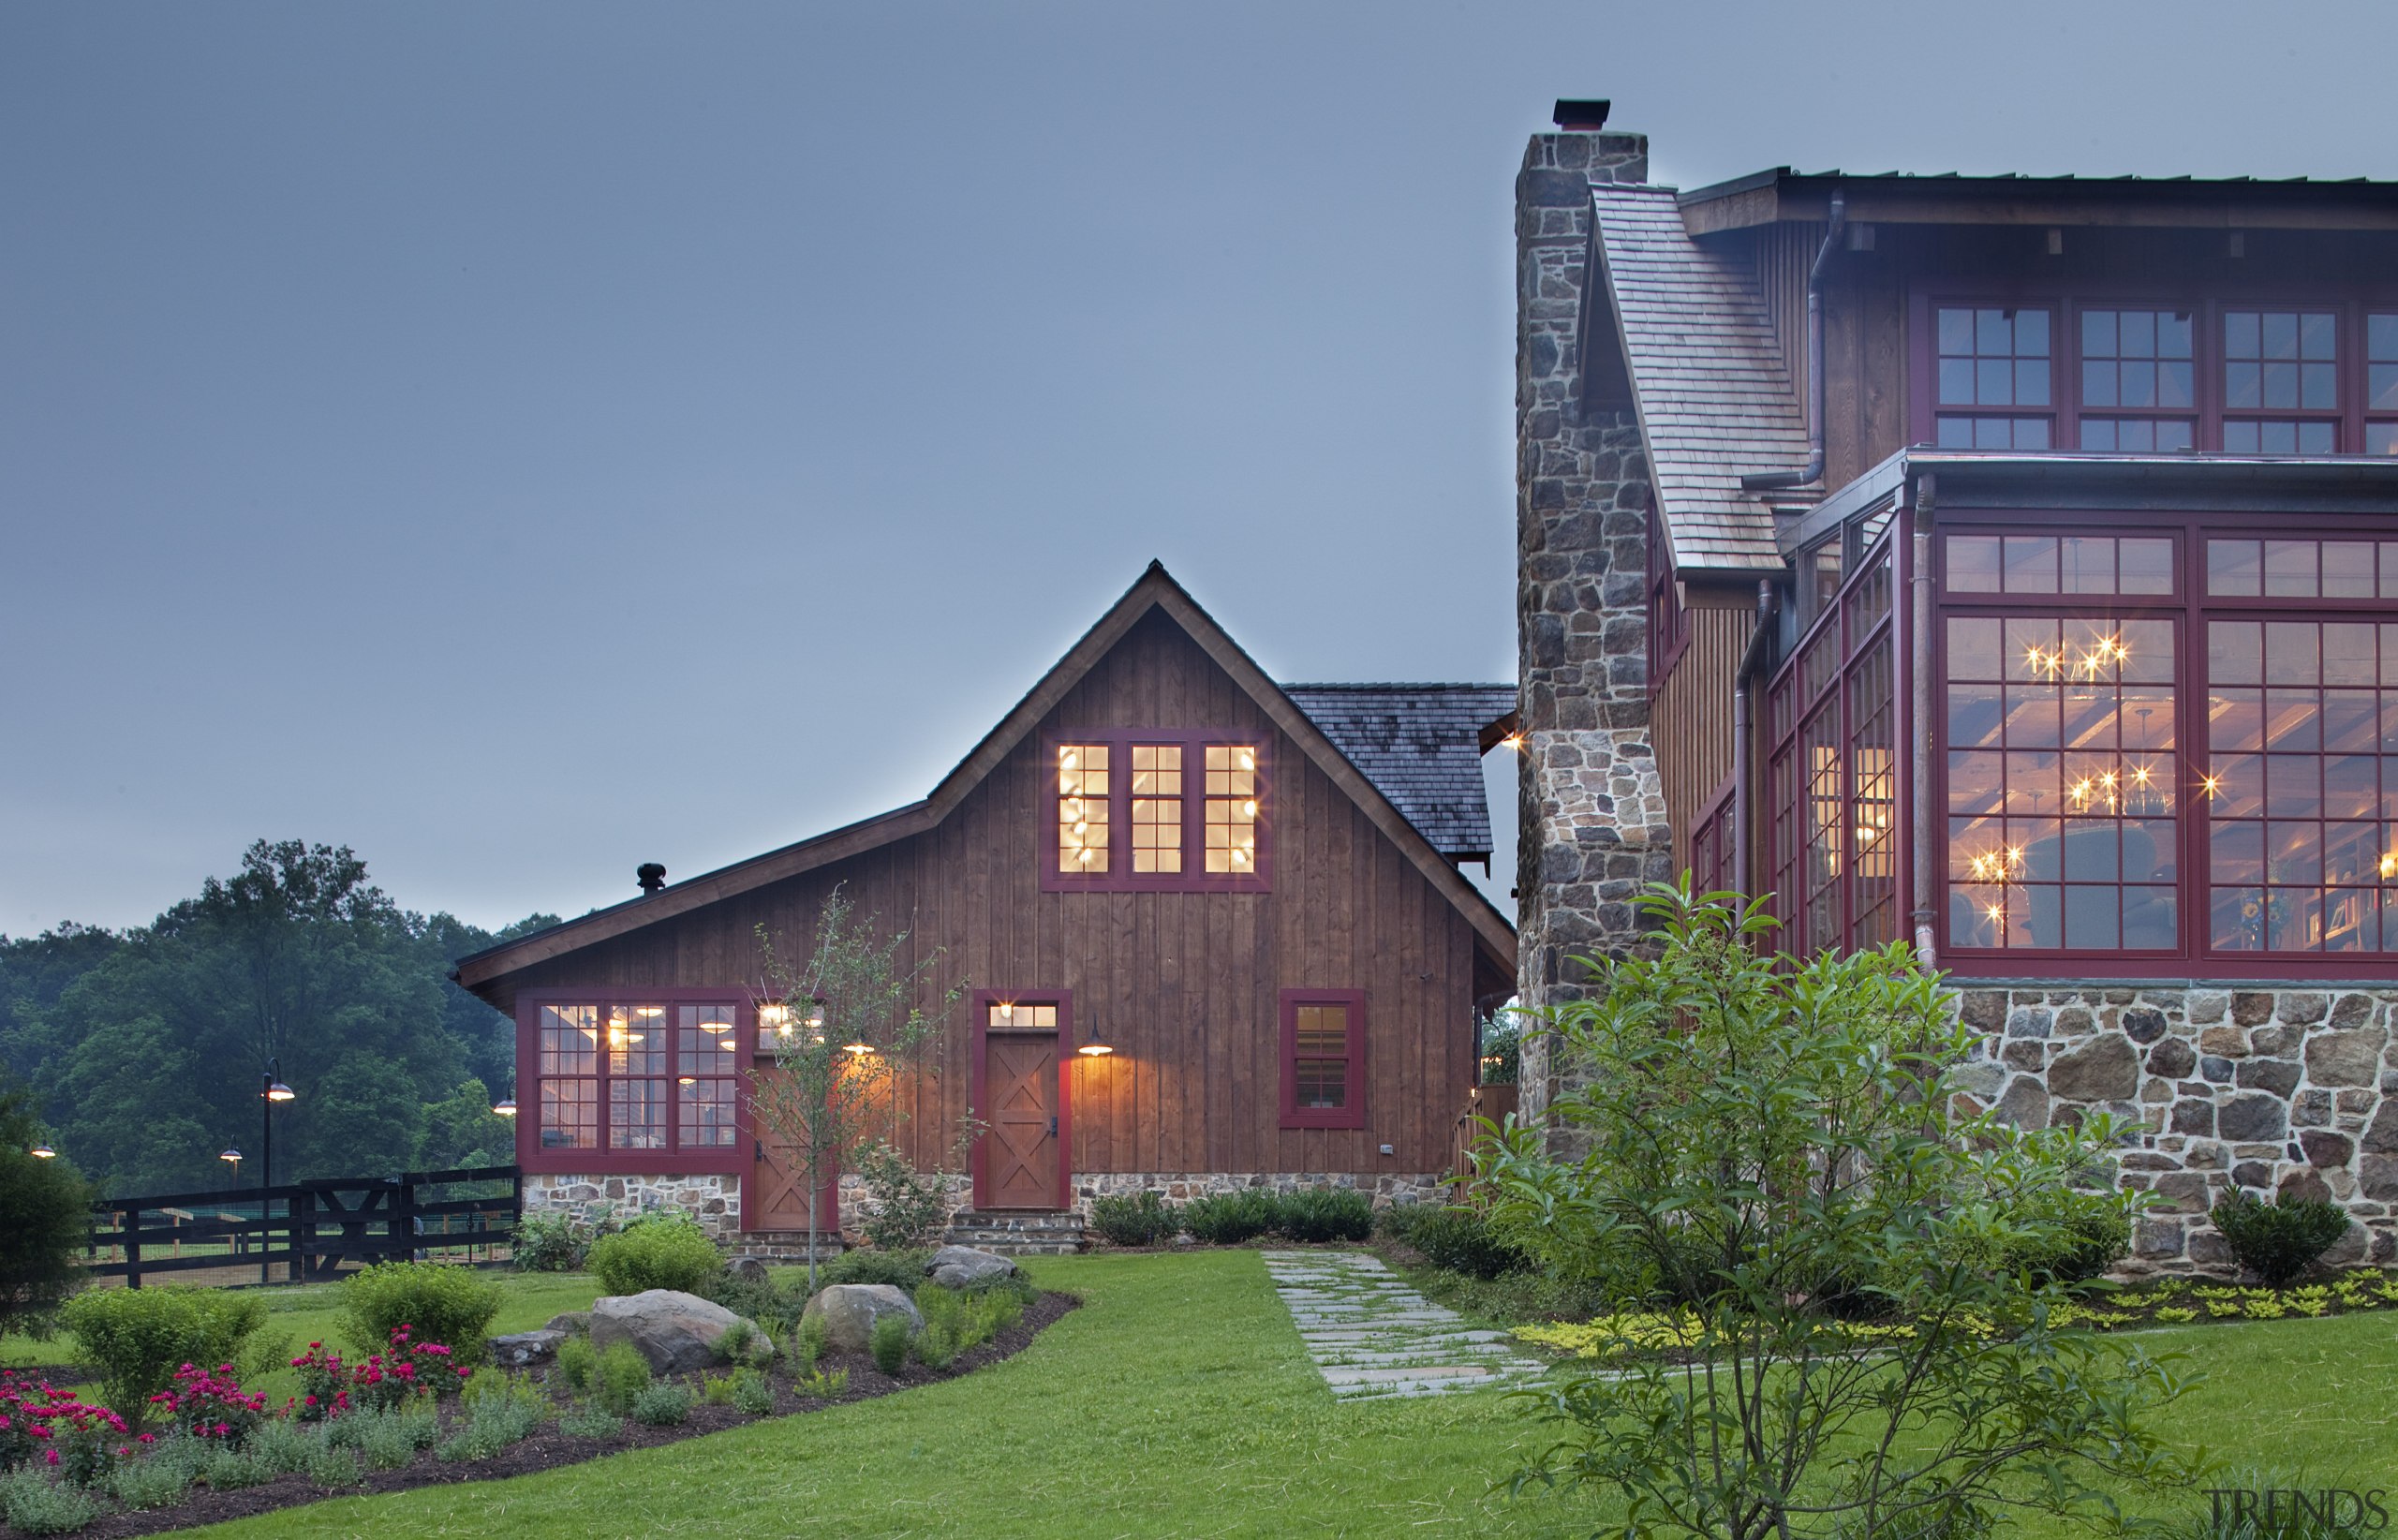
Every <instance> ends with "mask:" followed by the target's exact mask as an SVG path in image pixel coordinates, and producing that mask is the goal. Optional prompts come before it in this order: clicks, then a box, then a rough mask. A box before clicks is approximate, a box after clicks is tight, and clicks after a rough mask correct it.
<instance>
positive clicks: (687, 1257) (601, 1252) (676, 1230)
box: [586, 1214, 724, 1294]
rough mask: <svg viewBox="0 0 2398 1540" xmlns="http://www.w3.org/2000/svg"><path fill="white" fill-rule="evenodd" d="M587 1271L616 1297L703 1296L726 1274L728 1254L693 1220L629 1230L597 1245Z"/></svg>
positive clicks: (681, 1217)
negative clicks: (654, 1292) (649, 1293)
mask: <svg viewBox="0 0 2398 1540" xmlns="http://www.w3.org/2000/svg"><path fill="white" fill-rule="evenodd" d="M586 1266H589V1267H590V1269H591V1270H592V1271H593V1272H595V1273H597V1274H599V1282H600V1286H601V1287H603V1288H605V1289H606V1290H607V1291H608V1292H609V1293H610V1294H640V1293H641V1292H642V1291H644V1289H675V1290H679V1291H680V1292H682V1293H684V1294H698V1293H699V1292H701V1291H702V1290H703V1289H704V1288H706V1287H708V1285H710V1284H711V1283H713V1282H714V1281H716V1280H717V1279H718V1277H719V1276H720V1275H722V1273H723V1272H724V1252H723V1251H721V1250H720V1249H719V1248H718V1246H717V1243H716V1241H715V1240H714V1239H713V1238H712V1237H711V1236H709V1235H708V1233H707V1232H706V1231H705V1230H703V1229H701V1228H700V1224H699V1222H698V1221H697V1220H694V1219H692V1218H690V1217H689V1216H688V1215H687V1214H674V1215H671V1216H659V1217H653V1218H649V1219H644V1220H642V1221H640V1222H636V1223H633V1224H629V1225H628V1226H626V1227H625V1228H624V1229H622V1230H620V1231H618V1232H617V1233H616V1234H614V1235H613V1236H601V1237H600V1238H599V1239H598V1240H596V1241H594V1242H592V1244H591V1255H590V1256H589V1257H588V1258H587V1259H586Z"/></svg>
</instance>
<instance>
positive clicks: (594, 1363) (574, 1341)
mask: <svg viewBox="0 0 2398 1540" xmlns="http://www.w3.org/2000/svg"><path fill="white" fill-rule="evenodd" d="M598 1372H599V1350H598V1349H597V1348H594V1347H593V1346H592V1345H591V1339H590V1338H588V1337H570V1338H568V1339H567V1340H565V1341H563V1342H560V1343H559V1344H558V1378H559V1379H560V1380H563V1381H564V1382H566V1387H567V1388H568V1389H569V1390H571V1391H573V1392H574V1393H575V1394H576V1395H578V1396H581V1395H586V1394H588V1393H589V1392H590V1389H591V1386H592V1385H593V1383H594V1380H595V1378H596V1376H597V1374H598Z"/></svg>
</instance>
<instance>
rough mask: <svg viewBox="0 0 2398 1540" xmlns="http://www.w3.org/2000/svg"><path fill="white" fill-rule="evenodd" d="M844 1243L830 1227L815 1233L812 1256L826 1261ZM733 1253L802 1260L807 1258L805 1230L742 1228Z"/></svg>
mask: <svg viewBox="0 0 2398 1540" xmlns="http://www.w3.org/2000/svg"><path fill="white" fill-rule="evenodd" d="M846 1250H848V1248H847V1247H845V1246H843V1245H842V1244H841V1237H840V1236H837V1235H836V1234H835V1233H833V1232H832V1231H830V1230H820V1231H818V1232H817V1234H816V1260H817V1261H819V1262H829V1261H831V1260H832V1259H833V1258H835V1257H836V1256H839V1255H840V1254H841V1253H842V1252H843V1251H846ZM733 1255H734V1256H736V1257H743V1256H754V1257H758V1258H760V1259H762V1260H763V1261H767V1262H805V1261H807V1231H805V1230H745V1231H743V1232H742V1233H741V1236H740V1239H739V1241H738V1243H737V1244H736V1245H735V1246H734V1248H733Z"/></svg>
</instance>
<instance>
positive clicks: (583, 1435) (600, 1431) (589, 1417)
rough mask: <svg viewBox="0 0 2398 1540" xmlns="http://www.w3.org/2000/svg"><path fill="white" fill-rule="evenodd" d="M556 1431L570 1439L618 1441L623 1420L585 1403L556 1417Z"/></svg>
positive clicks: (621, 1431) (607, 1411)
mask: <svg viewBox="0 0 2398 1540" xmlns="http://www.w3.org/2000/svg"><path fill="white" fill-rule="evenodd" d="M558 1431H559V1432H561V1433H564V1434H565V1435H566V1436H567V1437H569V1438H570V1439H620V1438H622V1437H624V1436H625V1419H624V1418H623V1417H621V1416H619V1415H617V1414H615V1413H614V1412H611V1411H609V1410H608V1409H607V1408H606V1407H604V1406H600V1405H599V1404H597V1403H596V1402H590V1401H586V1402H585V1403H583V1404H582V1405H580V1406H577V1407H575V1408H574V1409H573V1410H571V1411H569V1412H565V1413H562V1414H559V1416H558Z"/></svg>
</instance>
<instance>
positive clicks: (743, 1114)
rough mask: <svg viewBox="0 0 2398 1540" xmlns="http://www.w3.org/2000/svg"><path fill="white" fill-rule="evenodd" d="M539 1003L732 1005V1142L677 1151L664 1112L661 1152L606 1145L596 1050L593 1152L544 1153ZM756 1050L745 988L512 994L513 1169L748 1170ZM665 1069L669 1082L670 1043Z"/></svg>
mask: <svg viewBox="0 0 2398 1540" xmlns="http://www.w3.org/2000/svg"><path fill="white" fill-rule="evenodd" d="M544 1005H596V1006H598V1007H599V1008H600V1009H601V1010H603V1011H604V1010H605V1009H607V1008H608V1007H609V1006H611V1005H664V1006H670V1007H671V1006H676V1005H731V1006H732V1007H733V1044H734V1047H733V1059H735V1061H736V1062H738V1063H739V1065H740V1066H741V1071H742V1073H741V1074H740V1075H738V1076H737V1077H736V1088H735V1091H734V1097H733V1108H734V1112H733V1119H734V1120H733V1127H734V1129H735V1131H736V1133H735V1136H734V1139H733V1143H732V1144H730V1145H710V1146H706V1147H704V1148H699V1149H693V1150H686V1149H684V1148H681V1142H680V1141H681V1139H682V1128H681V1124H680V1120H679V1119H678V1118H674V1117H672V1116H671V1115H670V1117H669V1119H668V1122H667V1139H668V1141H669V1143H668V1148H664V1149H611V1148H608V1090H607V1087H608V1074H607V1054H606V1050H605V1049H604V1048H603V1049H601V1050H600V1052H599V1073H597V1074H594V1075H593V1076H591V1078H592V1079H593V1080H594V1081H595V1082H596V1083H597V1085H598V1087H599V1146H598V1148H592V1149H551V1148H543V1147H542V1145H541V1089H540V1081H541V1075H540V1063H541V1057H540V1045H541V1007H542V1006H544ZM670 1019H671V1018H670ZM757 1050H758V1024H757V1013H756V1011H755V1009H754V1007H753V1006H752V1005H751V1003H750V999H749V993H748V990H746V989H626V988H619V987H614V986H610V987H608V988H603V989H528V990H525V991H524V992H523V993H522V994H519V995H518V996H517V997H516V1102H517V1111H516V1164H517V1166H518V1168H519V1169H521V1170H524V1171H528V1172H537V1173H541V1174H545V1175H552V1176H577V1175H581V1174H583V1173H585V1172H589V1173H593V1174H597V1175H602V1176H618V1175H627V1174H646V1173H651V1172H657V1173H674V1172H695V1173H712V1174H716V1175H731V1174H737V1173H745V1172H747V1171H748V1169H749V1166H750V1162H751V1158H752V1151H751V1148H750V1145H751V1141H752V1139H753V1138H754V1133H753V1131H752V1129H751V1127H750V1122H749V1082H748V1070H749V1069H750V1067H751V1066H752V1064H753V1063H754V1061H755V1059H756V1057H757ZM667 1064H668V1068H667V1078H668V1079H669V1080H670V1081H671V1080H672V1079H673V1078H674V1074H675V1069H676V1066H675V1063H674V1052H673V1045H672V1044H670V1051H669V1057H668V1060H667ZM577 1078H579V1077H577ZM644 1078H647V1077H645V1076H644Z"/></svg>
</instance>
